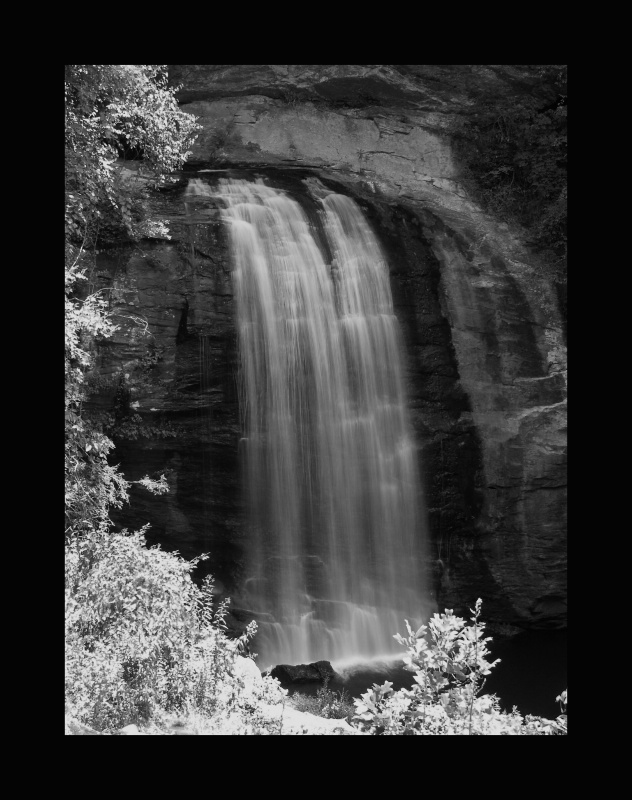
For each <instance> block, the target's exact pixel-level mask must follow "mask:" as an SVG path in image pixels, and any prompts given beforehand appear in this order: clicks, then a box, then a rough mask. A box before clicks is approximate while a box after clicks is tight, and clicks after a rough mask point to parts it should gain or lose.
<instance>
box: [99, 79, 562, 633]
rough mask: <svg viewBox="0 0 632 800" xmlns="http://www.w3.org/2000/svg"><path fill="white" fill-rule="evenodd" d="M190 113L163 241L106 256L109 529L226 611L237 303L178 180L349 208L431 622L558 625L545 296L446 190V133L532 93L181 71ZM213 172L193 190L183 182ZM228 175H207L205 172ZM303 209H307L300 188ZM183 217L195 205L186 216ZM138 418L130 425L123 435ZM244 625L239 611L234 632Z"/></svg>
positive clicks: (236, 507) (478, 215)
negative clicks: (177, 565)
mask: <svg viewBox="0 0 632 800" xmlns="http://www.w3.org/2000/svg"><path fill="white" fill-rule="evenodd" d="M171 75H172V79H173V81H174V83H177V84H183V89H182V91H181V93H180V97H181V101H182V103H183V108H184V109H185V110H187V111H190V112H192V113H194V114H196V115H198V116H199V117H200V121H201V122H202V124H203V126H204V129H203V131H202V134H201V135H200V137H199V140H198V142H197V143H196V145H195V147H194V152H193V156H192V159H191V160H190V161H189V163H188V164H187V167H186V170H187V172H186V173H184V174H183V175H182V176H181V181H180V182H179V184H177V185H175V186H173V187H170V188H169V189H168V190H165V191H163V192H162V193H161V195H160V197H159V198H158V199H157V201H156V204H155V208H154V209H153V212H154V215H155V216H156V218H159V219H163V220H168V224H169V228H170V233H171V237H172V238H171V240H169V241H166V240H163V241H158V240H155V241H143V242H142V243H141V244H140V247H137V246H133V247H132V246H130V247H129V248H127V249H126V248H120V249H119V250H117V251H111V252H108V253H103V254H101V255H100V256H99V262H98V264H99V273H98V274H97V275H95V276H94V277H95V283H96V284H97V285H106V286H110V287H113V290H112V293H111V302H112V311H113V313H114V315H115V318H116V321H117V322H118V324H119V325H120V329H119V331H118V332H117V334H116V335H115V337H114V338H113V339H112V340H111V341H110V342H109V343H107V344H106V345H105V346H104V348H103V349H102V358H101V366H100V379H99V380H100V381H101V383H100V384H99V385H100V387H101V388H100V393H99V395H98V396H97V398H96V400H95V404H96V406H97V407H98V408H100V409H101V410H102V411H105V412H108V413H115V414H116V415H117V417H118V423H119V427H120V425H121V424H123V428H122V430H124V431H125V432H126V435H127V438H125V439H121V440H117V449H116V460H117V461H118V462H120V464H121V467H122V469H123V471H124V473H125V475H126V477H127V478H128V479H130V480H137V479H138V478H140V477H142V475H144V474H146V473H150V474H151V473H159V472H162V471H165V470H166V471H167V477H168V481H169V484H170V488H171V491H170V492H169V494H167V495H164V496H162V497H153V496H150V495H148V494H146V493H144V491H143V490H141V489H140V488H139V489H138V490H136V489H134V490H133V492H132V502H131V504H130V506H129V507H127V508H126V509H124V511H123V512H122V513H121V514H120V515H119V517H118V522H119V523H120V524H121V525H126V526H127V527H140V526H141V525H142V524H144V523H145V522H151V524H152V528H151V530H150V532H149V534H148V538H149V541H150V543H153V542H160V543H161V544H162V545H163V546H164V547H165V548H167V549H171V550H173V549H177V550H179V551H180V552H181V553H182V554H183V555H184V556H185V557H189V558H190V557H193V556H194V555H197V554H199V553H200V552H210V553H211V555H212V558H211V560H210V561H209V562H203V564H202V565H201V569H199V572H200V573H201V574H203V568H204V565H205V564H209V567H208V569H209V570H210V571H212V572H213V574H214V575H215V576H216V578H217V587H218V591H220V592H221V591H226V592H227V593H228V594H230V592H231V589H233V588H234V587H235V586H236V585H237V584H238V582H239V579H240V577H241V569H242V563H243V547H244V524H245V509H244V507H243V499H242V495H241V488H240V475H239V469H240V467H239V440H240V436H241V427H240V417H239V402H238V387H237V369H238V354H237V346H236V341H237V337H236V332H235V328H234V306H233V289H232V284H231V276H230V263H229V258H228V252H227V242H226V236H225V233H224V231H223V229H222V226H221V223H220V222H219V219H218V213H217V210H216V209H214V208H213V207H212V204H210V205H208V204H207V205H204V204H203V203H191V202H190V198H187V197H185V193H184V189H185V186H186V184H187V180H188V178H190V177H198V178H203V179H206V180H210V179H212V177H213V175H214V174H215V171H216V170H231V174H235V175H242V174H243V175H244V176H248V177H254V176H258V177H265V178H266V179H267V180H269V181H270V182H271V183H272V184H273V185H276V186H282V187H284V188H287V189H288V191H291V192H293V193H294V195H295V196H298V197H302V198H304V202H305V203H308V200H307V199H305V198H307V196H308V194H309V192H311V193H317V192H318V187H319V186H321V187H325V188H326V189H328V190H332V189H333V190H335V191H339V192H341V193H346V194H349V195H351V196H353V197H354V198H355V199H356V202H358V203H359V205H360V206H361V208H362V210H363V213H364V214H365V215H366V216H367V217H368V218H369V220H370V222H371V224H372V226H373V228H374V230H375V231H376V234H377V235H378V237H379V239H380V242H381V243H382V245H383V247H384V249H385V251H386V253H387V255H388V260H389V266H390V270H391V288H392V293H393V300H394V305H395V311H396V314H397V316H398V319H399V320H400V324H401V326H402V329H403V335H404V341H405V347H406V359H407V360H406V369H407V385H408V395H409V398H410V406H411V410H412V413H413V418H414V425H415V429H416V432H417V436H418V442H419V448H420V464H421V466H422V469H423V472H424V479H425V488H424V491H425V495H426V503H427V506H428V508H429V517H430V519H429V522H430V534H431V539H432V554H433V558H432V563H431V564H430V565H429V571H430V579H431V580H432V582H433V586H434V593H435V599H436V602H437V605H438V606H439V608H440V609H441V608H443V607H445V606H448V607H451V608H455V609H456V610H460V611H464V610H466V609H467V608H468V607H470V606H471V605H472V603H473V602H474V601H475V600H476V598H477V597H479V596H481V597H482V598H483V599H484V614H485V617H486V619H488V620H489V619H494V620H496V621H502V622H507V623H512V624H517V625H521V626H523V627H563V626H564V625H565V620H566V584H565V575H566V571H565V564H566V559H565V553H566V546H565V541H566V540H565V530H566V488H565V487H566V479H565V474H566V473H565V454H566V448H565V438H566V437H565V433H566V427H565V411H566V399H565V398H566V381H565V378H566V372H565V370H566V366H565V361H566V356H565V352H566V351H565V344H564V338H563V331H562V323H561V319H560V314H559V310H558V307H557V300H556V297H555V293H554V292H553V291H552V289H551V286H550V285H549V284H548V282H547V281H546V280H545V279H544V278H542V277H541V274H540V273H539V271H538V264H537V261H536V259H535V258H534V256H533V255H532V254H531V253H529V251H528V250H527V249H526V248H525V247H524V246H523V244H522V243H521V242H520V240H519V239H518V238H517V236H516V234H515V232H512V231H511V230H509V229H508V227H507V226H506V225H505V224H503V223H502V222H499V221H497V220H494V219H492V218H490V217H489V216H487V215H485V214H484V213H483V212H482V211H481V209H480V208H478V207H477V206H476V204H475V203H474V202H473V201H472V200H471V199H470V198H469V197H468V196H467V194H466V192H465V190H464V189H463V187H462V186H461V184H460V182H459V166H458V164H457V163H456V161H455V159H454V157H453V154H452V148H451V144H450V135H449V131H450V129H451V124H452V122H453V121H454V119H455V117H456V116H458V115H459V114H462V113H467V109H468V108H469V107H471V105H472V104H473V103H476V102H477V101H478V100H479V99H480V98H489V97H493V96H494V95H498V94H507V93H511V92H515V91H525V90H526V91H528V90H529V88H530V87H531V86H532V85H533V82H534V77H533V75H532V74H531V73H530V72H529V70H527V69H523V70H521V69H519V68H514V67H493V66H492V67H480V66H474V67H463V66H453V67H450V66H415V65H413V66H410V65H404V66H401V65H399V66H379V65H378V66H371V65H368V66H367V65H343V66H332V65H325V66H322V65H321V66H319V65H311V66H310V65H299V66H291V65H290V66H283V65H246V66H235V65H227V66H222V65H214V66H204V65H201V66H200V65H193V66H191V65H175V66H173V67H171ZM199 170H206V172H198V171H199ZM220 174H221V173H220ZM308 190H309V191H308ZM185 202H186V203H188V204H189V208H188V209H187V208H185ZM134 415H136V416H134ZM245 621H247V620H243V619H242V620H239V610H236V619H235V622H236V624H237V623H238V622H241V623H242V624H243V623H244V622H245Z"/></svg>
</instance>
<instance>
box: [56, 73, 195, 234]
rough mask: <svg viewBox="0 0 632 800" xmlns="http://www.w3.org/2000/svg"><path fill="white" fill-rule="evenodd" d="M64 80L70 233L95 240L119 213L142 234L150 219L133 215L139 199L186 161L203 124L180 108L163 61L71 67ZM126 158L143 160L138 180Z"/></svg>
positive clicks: (129, 228)
mask: <svg viewBox="0 0 632 800" xmlns="http://www.w3.org/2000/svg"><path fill="white" fill-rule="evenodd" d="M65 77H66V80H65V98H66V118H65V119H66V140H65V143H66V235H67V237H68V238H70V239H71V240H72V241H76V242H80V241H82V240H83V239H84V238H85V237H86V235H89V236H91V237H92V238H93V240H94V238H96V235H97V234H96V231H98V223H99V221H100V220H102V219H103V220H104V221H106V222H107V221H108V212H111V211H112V210H114V211H115V212H116V215H115V216H117V217H118V219H119V220H121V221H122V222H123V224H124V225H125V227H126V229H127V232H128V234H129V235H130V236H131V237H132V238H138V236H139V235H140V233H141V231H140V230H139V229H138V228H139V225H142V224H143V222H146V221H142V220H135V219H134V218H133V213H132V212H133V209H134V206H135V203H137V202H138V199H139V197H141V196H143V195H146V193H147V191H148V190H149V189H151V188H152V187H154V188H155V187H156V186H158V185H161V184H162V183H164V182H165V180H166V176H167V175H168V174H169V173H172V172H173V171H174V170H176V169H179V168H180V167H181V166H182V164H183V163H184V161H185V160H186V158H187V156H188V155H189V151H188V147H189V146H190V145H191V144H192V142H193V140H194V138H195V132H196V130H198V128H199V126H198V125H197V123H196V121H195V118H194V117H193V116H192V115H191V114H186V113H185V112H183V111H180V109H179V108H178V104H177V101H176V98H175V92H176V91H177V88H178V87H172V88H169V87H168V86H167V74H166V67H165V66H164V65H156V64H69V65H66V76H65ZM119 156H122V157H124V158H127V159H129V158H132V159H136V160H138V159H140V160H142V168H141V170H140V172H139V175H138V176H137V179H135V180H129V176H128V174H127V173H124V172H122V170H121V169H120V168H117V159H118V158H119ZM110 216H111V214H110Z"/></svg>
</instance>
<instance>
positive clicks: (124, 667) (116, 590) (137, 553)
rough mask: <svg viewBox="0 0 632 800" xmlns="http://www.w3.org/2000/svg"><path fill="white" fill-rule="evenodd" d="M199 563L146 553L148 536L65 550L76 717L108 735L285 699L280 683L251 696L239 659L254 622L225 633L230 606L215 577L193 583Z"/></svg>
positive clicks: (82, 539)
mask: <svg viewBox="0 0 632 800" xmlns="http://www.w3.org/2000/svg"><path fill="white" fill-rule="evenodd" d="M197 561H199V559H196V560H194V561H192V562H188V561H185V560H184V559H182V558H181V557H180V556H178V555H177V554H176V553H166V552H163V551H162V550H160V548H159V547H152V548H150V549H147V548H146V546H145V540H144V529H143V530H142V531H140V532H137V533H131V534H129V533H127V532H126V531H124V532H122V533H118V534H117V533H108V532H107V531H106V530H104V529H100V530H97V531H90V532H89V533H88V534H86V535H83V536H76V537H74V538H73V539H72V540H71V541H70V542H69V543H68V544H67V546H66V702H67V706H68V709H69V712H70V713H71V714H72V716H73V717H74V718H75V719H77V720H78V721H79V722H82V723H85V724H87V725H90V726H92V727H94V728H96V729H97V730H110V729H113V728H118V727H122V726H124V725H127V724H130V723H136V722H139V721H144V720H147V719H149V718H150V717H152V716H156V715H158V716H159V715H160V714H161V713H162V712H166V711H180V712H183V713H186V711H187V710H190V709H194V708H195V709H198V710H199V711H200V712H202V713H205V714H212V713H215V712H216V711H218V710H219V709H222V708H223V709H226V708H230V707H232V706H234V707H238V706H239V704H240V703H241V704H242V705H243V704H244V703H247V702H251V703H254V704H256V703H257V702H260V701H262V700H263V699H264V695H266V692H267V695H266V699H267V700H271V699H272V698H273V697H275V698H277V700H278V698H279V697H280V696H281V695H280V694H279V692H278V691H277V689H276V686H272V685H270V686H268V685H267V684H264V685H263V686H262V687H259V688H260V691H259V692H258V694H257V696H254V695H253V693H252V691H251V692H250V695H248V693H247V692H245V691H244V690H245V688H246V687H245V682H244V680H243V679H241V678H239V676H237V675H236V674H235V668H234V667H235V661H236V658H237V656H238V655H239V653H240V651H242V650H243V649H244V646H245V643H246V642H247V641H248V640H249V639H250V638H252V636H254V633H255V631H256V624H255V623H251V625H250V626H249V627H248V628H247V630H246V631H245V633H244V634H243V635H242V636H241V637H240V638H239V639H236V640H230V639H229V638H228V637H227V636H226V635H225V622H224V616H225V614H226V610H227V601H226V602H224V603H220V604H219V606H217V605H216V604H215V603H214V600H213V590H212V578H210V577H208V578H206V579H205V581H204V582H203V584H202V586H201V588H199V589H198V588H197V587H196V586H195V584H194V583H193V581H192V580H191V577H190V573H191V570H192V569H193V567H194V566H195V564H196V563H197ZM268 683H270V684H271V683H276V682H270V681H268ZM255 694H256V693H255Z"/></svg>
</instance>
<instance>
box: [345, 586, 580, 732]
mask: <svg viewBox="0 0 632 800" xmlns="http://www.w3.org/2000/svg"><path fill="white" fill-rule="evenodd" d="M481 606H482V601H481V600H480V599H478V600H477V601H476V605H475V608H474V609H471V611H472V617H471V623H472V624H471V625H468V624H467V623H466V621H465V620H464V619H461V618H460V617H457V616H455V615H454V614H453V612H452V611H451V610H450V609H446V611H445V613H443V614H435V615H434V616H433V617H432V619H431V620H430V621H429V623H428V625H422V626H421V627H420V628H419V629H418V630H417V631H413V630H412V628H411V627H410V625H409V624H408V621H407V620H406V628H407V631H408V636H407V637H403V636H400V634H396V635H395V639H396V640H397V641H398V642H399V643H400V644H401V645H404V646H405V647H406V649H407V655H406V657H405V658H404V664H405V667H406V669H408V670H409V671H411V672H414V680H415V684H414V686H413V687H412V689H410V690H409V689H400V690H399V691H397V692H395V691H393V688H392V683H391V682H390V681H386V682H385V683H384V684H382V685H381V686H378V685H377V684H373V688H372V689H370V690H369V691H367V692H365V693H364V694H363V695H362V696H361V697H360V698H359V699H356V700H355V701H354V702H355V706H356V715H355V717H354V720H355V722H356V724H357V725H358V726H359V727H360V729H361V730H363V731H367V732H369V733H372V734H377V735H390V736H400V735H415V736H450V735H452V736H454V735H504V736H508V735H524V734H537V735H542V734H556V733H566V720H565V718H564V720H563V727H564V729H563V730H562V726H561V724H560V725H558V724H557V723H555V722H551V721H550V720H542V719H540V718H539V717H527V720H526V722H525V720H523V718H522V716H521V715H520V713H519V712H518V711H517V709H515V708H514V709H513V711H512V712H511V713H506V712H503V711H502V710H501V709H500V706H499V701H498V698H497V697H496V696H495V695H487V694H484V695H480V693H481V691H482V689H483V687H484V684H485V676H486V675H489V673H490V672H491V670H492V668H493V667H494V666H495V665H496V664H497V663H498V661H499V659H496V660H495V661H491V662H490V661H489V660H488V656H489V650H488V648H487V643H488V642H489V641H491V637H485V636H484V635H483V634H484V630H485V625H484V623H482V622H481V621H480V613H481ZM479 695H480V696H479ZM558 722H559V718H558Z"/></svg>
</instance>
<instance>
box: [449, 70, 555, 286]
mask: <svg viewBox="0 0 632 800" xmlns="http://www.w3.org/2000/svg"><path fill="white" fill-rule="evenodd" d="M534 69H535V72H536V77H537V78H538V79H539V84H540V85H539V87H538V89H537V91H534V92H532V93H529V94H527V93H518V92H516V93H515V94H513V95H512V96H511V97H509V98H506V99H500V98H495V99H494V101H493V102H492V101H488V102H482V103H479V104H478V105H477V106H476V107H475V108H474V109H473V110H472V111H471V112H470V114H469V115H468V116H467V117H465V118H463V119H462V120H461V121H460V122H459V123H457V125H456V127H455V129H454V130H453V131H452V132H453V135H454V142H455V148H456V152H457V154H458V155H459V156H460V159H461V161H462V162H463V166H464V175H465V178H466V181H467V182H468V184H469V188H470V189H471V190H473V191H474V193H475V194H476V195H478V197H479V199H480V200H481V201H482V203H483V205H484V207H485V208H486V209H487V210H489V211H490V212H492V213H494V214H495V215H496V216H498V217H499V218H501V219H505V220H506V221H511V222H517V223H519V224H521V225H523V226H525V228H526V230H527V232H528V235H529V237H530V243H531V244H532V245H533V246H535V247H536V248H537V249H538V250H539V251H540V252H541V254H542V255H543V256H544V258H545V260H546V263H547V264H548V266H549V269H550V270H551V272H552V275H553V277H554V278H555V280H556V281H557V282H558V283H564V282H565V276H566V200H567V189H566V110H567V105H566V104H567V94H566V92H567V89H566V75H567V69H566V66H565V65H542V66H539V67H537V68H534Z"/></svg>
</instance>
